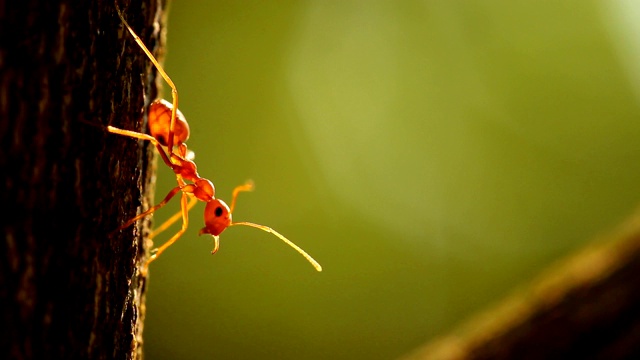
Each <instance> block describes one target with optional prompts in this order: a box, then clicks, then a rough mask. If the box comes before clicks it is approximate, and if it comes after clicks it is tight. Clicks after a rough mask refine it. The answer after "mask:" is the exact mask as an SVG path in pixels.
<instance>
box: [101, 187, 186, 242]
mask: <svg viewBox="0 0 640 360" xmlns="http://www.w3.org/2000/svg"><path fill="white" fill-rule="evenodd" d="M180 190H181V189H180V186H176V187H175V188H173V189H172V190H171V191H169V193H168V194H167V196H165V198H164V199H163V200H162V201H161V202H159V203H158V204H157V205H154V206H152V207H151V208H149V210H147V211H145V212H143V213H141V214H140V215H138V216H136V217H134V218H133V219H131V220H129V221H127V222H126V223H124V224H123V225H121V226H120V227H118V228H117V229H115V230H114V231H113V233H115V232H117V231H119V230H122V229H126V228H128V227H129V226H131V225H132V224H133V223H135V222H136V221H138V220H140V219H142V218H143V217H145V216H147V215H149V214H151V213H153V212H154V211H156V210H158V209H160V208H161V207H163V206H165V205H166V204H167V203H168V202H169V200H171V198H173V197H174V196H175V195H176V194H177V193H178V191H180Z"/></svg>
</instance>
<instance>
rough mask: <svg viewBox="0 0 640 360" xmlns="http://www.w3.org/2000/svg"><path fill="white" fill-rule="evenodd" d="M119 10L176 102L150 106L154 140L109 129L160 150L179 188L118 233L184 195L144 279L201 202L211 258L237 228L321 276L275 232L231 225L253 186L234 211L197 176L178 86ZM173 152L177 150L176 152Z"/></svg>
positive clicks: (233, 201)
mask: <svg viewBox="0 0 640 360" xmlns="http://www.w3.org/2000/svg"><path fill="white" fill-rule="evenodd" d="M115 7H116V11H117V12H118V16H119V17H120V19H121V20H122V23H123V24H124V26H125V27H126V28H127V30H128V31H129V33H130V34H131V35H132V36H133V38H134V40H135V41H136V43H138V45H139V46H140V48H141V49H142V50H143V51H144V53H145V54H146V55H147V57H148V58H149V60H151V62H152V63H153V65H154V66H155V68H156V69H157V70H158V72H159V73H160V75H161V76H162V78H163V79H164V80H165V81H166V82H167V84H168V85H169V87H171V97H172V99H173V102H172V103H170V102H168V101H166V100H162V99H158V100H155V101H153V102H152V103H151V105H150V107H149V114H148V124H149V133H150V135H149V134H144V133H140V132H137V131H131V130H124V129H119V128H116V127H113V126H107V130H108V131H109V132H111V133H114V134H119V135H124V136H128V137H131V138H134V139H140V140H148V141H150V142H151V143H152V144H153V145H154V146H155V147H156V149H157V150H158V153H159V154H160V157H161V158H162V161H163V162H164V163H165V164H166V165H167V166H168V167H169V168H171V170H173V172H174V173H175V175H176V181H177V182H178V185H177V186H176V187H175V188H173V189H171V191H169V193H168V194H167V195H166V196H165V198H164V199H163V200H162V201H161V202H159V203H158V204H156V205H154V206H152V207H151V208H149V209H148V210H147V211H145V212H143V213H141V214H139V215H138V216H136V217H134V218H132V219H131V220H129V221H127V222H126V223H124V224H123V225H122V226H120V227H119V228H118V229H116V231H119V230H122V229H125V228H127V227H129V226H131V225H132V224H134V223H135V222H136V221H138V220H140V219H142V218H143V217H145V216H147V215H150V214H152V213H153V212H155V211H156V210H158V209H160V208H161V207H163V206H165V205H166V204H167V203H168V202H169V201H170V200H171V199H172V198H173V197H174V196H175V195H176V194H178V193H179V192H181V193H182V194H181V197H180V211H179V212H178V213H176V214H175V215H174V216H172V217H171V218H169V219H168V220H167V221H165V222H164V223H163V224H162V225H160V226H159V227H158V228H157V229H156V230H155V231H153V232H152V233H151V234H150V235H149V238H150V239H153V238H154V237H155V236H156V235H158V234H159V233H161V232H162V231H164V230H166V229H167V228H168V227H169V226H171V225H172V224H173V223H175V222H176V221H178V220H179V219H180V218H182V227H181V228H180V230H179V231H178V232H177V233H176V234H175V235H173V236H172V237H171V238H170V239H169V240H168V241H167V242H166V243H164V244H163V245H162V246H160V247H159V248H157V249H154V250H153V251H152V252H153V255H151V256H150V257H149V259H147V261H146V262H145V263H144V265H143V269H142V272H143V274H145V273H146V271H147V269H148V267H149V263H151V262H152V261H153V260H155V259H157V258H158V257H159V256H160V254H162V253H163V252H164V251H165V250H166V249H167V248H168V247H169V246H171V245H172V244H173V243H174V242H176V240H178V239H179V238H180V236H182V234H183V233H184V232H185V231H186V230H187V227H188V225H189V216H188V213H189V210H190V209H191V208H193V206H194V205H195V204H196V203H197V202H198V201H203V202H205V203H206V206H205V209H204V223H205V226H204V228H202V229H201V230H200V232H199V233H198V235H202V234H210V235H211V236H213V239H214V247H213V250H212V251H211V254H215V253H216V252H217V251H218V249H219V247H220V238H219V235H220V234H221V233H222V232H223V231H224V230H225V229H226V228H228V227H230V226H238V225H243V226H250V227H254V228H257V229H260V230H263V231H266V232H268V233H271V234H273V235H275V236H276V237H278V238H279V239H280V240H282V241H284V242H285V243H286V244H288V245H289V246H291V247H292V248H294V249H295V250H296V251H297V252H298V253H300V254H301V255H302V256H304V257H305V259H307V261H309V262H310V263H311V265H313V267H314V268H315V269H316V270H317V271H322V266H320V264H319V263H318V262H317V261H316V260H314V259H313V258H312V257H311V256H310V255H309V254H307V253H306V252H305V251H304V250H302V249H301V248H300V247H298V246H297V245H296V244H294V243H293V242H291V241H290V240H289V239H287V238H286V237H284V236H283V235H281V234H280V233H278V232H277V231H275V230H273V229H272V228H270V227H268V226H264V225H259V224H254V223H250V222H234V221H232V216H231V215H232V214H233V210H234V207H235V204H236V199H237V197H238V194H239V193H240V192H243V191H252V190H253V183H252V182H247V183H245V184H244V185H240V186H237V187H236V188H235V189H234V190H233V194H232V197H231V207H229V206H228V205H227V204H226V203H225V202H224V201H222V200H220V199H216V198H215V187H214V186H213V183H212V182H211V181H210V180H208V179H205V178H203V177H201V176H200V175H198V171H197V167H196V164H195V162H194V161H193V152H191V151H190V150H188V149H187V144H186V141H187V140H188V139H189V124H188V123H187V120H186V119H185V117H184V115H183V114H182V112H181V111H180V110H178V90H177V88H176V86H175V84H174V83H173V81H171V78H169V75H168V74H167V73H166V72H165V71H164V69H163V68H162V66H161V65H160V63H159V62H158V61H157V60H156V58H155V57H154V56H153V54H151V52H150V51H149V49H147V47H146V46H145V45H144V43H143V42H142V40H141V39H140V37H139V36H138V35H137V34H136V33H135V32H134V31H133V29H132V28H131V26H129V23H128V22H127V20H125V18H124V15H123V14H122V12H121V11H120V7H119V6H118V4H117V2H116V4H115ZM174 147H175V148H176V149H175V150H174ZM188 198H190V199H188ZM187 200H188V201H187Z"/></svg>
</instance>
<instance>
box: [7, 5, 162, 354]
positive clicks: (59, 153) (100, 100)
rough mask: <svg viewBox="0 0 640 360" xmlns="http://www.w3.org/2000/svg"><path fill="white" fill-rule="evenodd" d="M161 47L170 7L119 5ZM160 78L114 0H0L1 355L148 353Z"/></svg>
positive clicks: (154, 46)
mask: <svg viewBox="0 0 640 360" xmlns="http://www.w3.org/2000/svg"><path fill="white" fill-rule="evenodd" d="M119 5H120V8H121V9H123V11H124V13H125V16H126V17H127V20H128V21H129V22H130V24H131V25H132V26H133V28H134V29H135V30H136V31H137V32H138V33H139V35H140V37H141V38H142V40H143V41H144V43H145V44H147V45H148V46H149V48H150V49H151V50H152V51H156V52H157V51H158V50H159V49H160V47H161V40H162V31H161V30H162V29H163V28H164V27H163V26H162V21H161V16H160V15H161V14H162V10H163V9H162V6H161V5H160V4H159V3H158V2H157V1H153V0H138V1H130V0H120V1H119ZM156 93H157V90H156V76H155V71H154V69H153V67H152V66H151V63H150V62H149V61H148V60H147V58H146V57H145V56H144V54H143V53H142V51H141V50H140V49H139V47H138V45H137V44H136V43H135V42H134V41H133V38H132V37H131V35H130V34H129V33H128V32H127V31H126V29H125V28H124V27H123V26H122V23H121V21H120V19H119V17H118V15H117V12H116V10H115V7H114V3H113V1H100V0H98V1H71V0H61V1H45V0H20V1H5V0H0V141H1V145H0V169H1V171H2V178H1V181H0V201H1V203H2V205H3V209H4V215H2V216H0V227H1V228H2V231H3V233H4V241H2V242H1V244H0V301H1V304H0V305H1V306H0V314H1V317H2V318H1V319H0V323H1V325H0V330H1V333H2V336H0V358H3V359H62V358H64V359H79V358H81V359H122V358H126V359H132V358H141V357H142V350H141V349H142V348H141V344H142V328H143V319H144V301H145V295H144V294H145V286H146V278H144V277H143V276H142V275H141V274H140V272H139V267H140V264H141V263H142V261H143V260H144V259H145V258H146V253H147V246H146V244H145V242H144V237H143V235H144V234H145V233H146V232H148V221H141V222H139V224H138V225H137V226H131V227H129V228H128V229H125V230H122V231H116V232H114V230H116V229H117V228H118V226H119V225H120V224H123V223H124V222H125V221H126V220H128V219H130V218H132V217H134V216H135V215H136V214H138V213H140V212H141V210H142V209H146V208H148V206H149V203H150V201H151V195H152V193H153V184H152V179H153V176H154V172H155V159H154V153H153V148H152V146H151V144H149V143H148V142H143V141H136V140H133V139H131V138H127V137H123V136H118V135H114V134H110V133H108V132H107V131H106V128H105V126H106V125H114V126H117V127H120V128H124V129H130V130H136V131H143V132H144V130H143V129H145V127H146V117H145V116H144V114H145V113H144V109H145V105H147V104H148V103H149V102H150V101H151V100H153V99H154V98H155V97H156Z"/></svg>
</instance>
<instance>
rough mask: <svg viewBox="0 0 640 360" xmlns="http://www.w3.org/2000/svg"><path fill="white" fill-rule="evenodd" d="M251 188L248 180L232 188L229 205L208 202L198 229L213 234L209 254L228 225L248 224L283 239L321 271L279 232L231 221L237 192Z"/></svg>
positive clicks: (315, 262) (311, 259)
mask: <svg viewBox="0 0 640 360" xmlns="http://www.w3.org/2000/svg"><path fill="white" fill-rule="evenodd" d="M252 190H253V182H251V181H248V182H247V183H245V184H244V185H240V186H237V187H236V188H235V189H233V195H232V197H231V207H229V206H227V204H226V203H225V202H224V201H222V200H220V199H214V200H212V201H211V202H208V203H207V205H206V207H205V209H204V223H205V227H204V228H202V229H201V230H200V233H199V235H202V234H210V235H212V236H213V241H214V247H213V251H211V254H215V253H216V252H217V251H218V248H219V247H220V239H219V235H220V234H221V233H222V232H223V231H224V230H225V229H226V228H228V227H231V226H249V227H253V228H256V229H260V230H262V231H265V232H268V233H271V234H273V235H275V236H276V237H278V238H279V239H280V240H282V241H284V242H285V243H286V244H287V245H289V246H291V247H292V248H293V249H294V250H295V251H297V252H298V253H299V254H300V255H302V256H304V258H305V259H307V261H308V262H309V263H310V264H311V265H313V267H314V268H315V269H316V270H317V271H322V266H321V265H320V264H319V263H318V262H317V261H316V260H315V259H314V258H312V257H311V255H309V254H307V253H306V252H305V251H304V250H302V249H301V248H300V247H299V246H298V245H296V244H294V243H293V242H292V241H291V240H289V239H287V238H286V237H284V235H282V234H280V233H279V232H277V231H275V230H273V229H272V228H270V227H268V226H264V225H260V224H254V223H251V222H245V221H241V222H233V220H232V219H231V218H232V213H233V209H234V208H235V204H236V199H237V197H238V194H239V193H241V192H243V191H252Z"/></svg>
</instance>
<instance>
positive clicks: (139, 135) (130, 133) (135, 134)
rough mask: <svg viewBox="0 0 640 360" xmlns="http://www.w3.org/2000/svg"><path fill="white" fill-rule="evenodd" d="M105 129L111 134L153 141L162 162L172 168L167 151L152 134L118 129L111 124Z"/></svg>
mask: <svg viewBox="0 0 640 360" xmlns="http://www.w3.org/2000/svg"><path fill="white" fill-rule="evenodd" d="M107 130H108V131H109V132H110V133H113V134H118V135H123V136H128V137H130V138H134V139H140V140H148V141H151V143H153V145H155V147H156V149H158V152H159V153H160V157H161V158H162V161H164V163H165V164H167V166H168V167H170V168H171V169H173V164H172V163H171V160H169V156H168V155H167V153H166V152H165V151H164V149H163V148H162V145H160V143H159V142H158V140H156V138H154V137H153V136H151V135H147V134H143V133H140V132H137V131H131V130H123V129H118V128H117V127H113V126H111V125H109V126H107Z"/></svg>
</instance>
